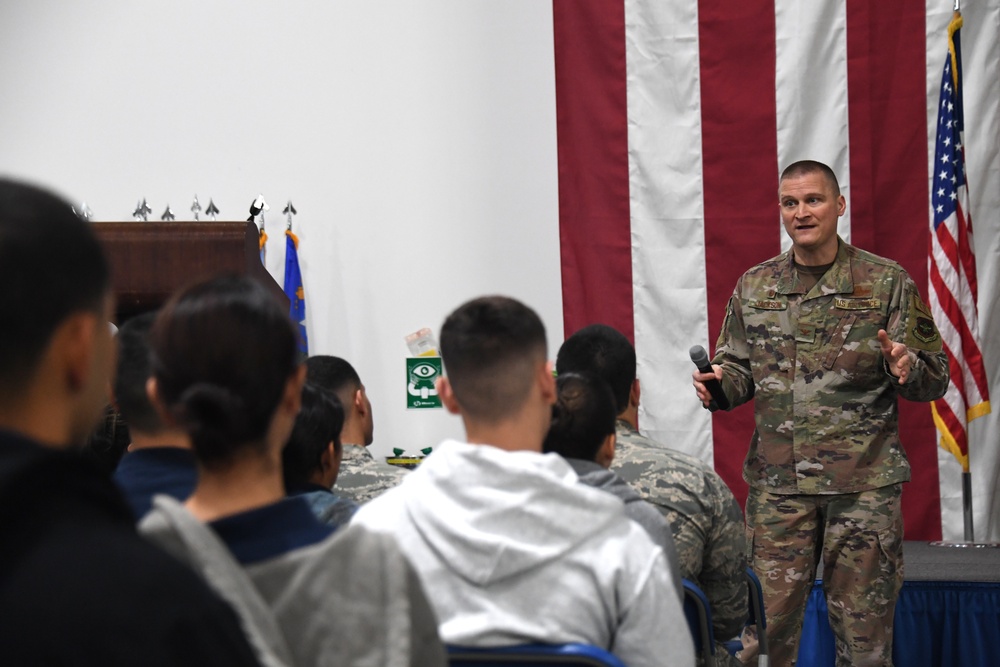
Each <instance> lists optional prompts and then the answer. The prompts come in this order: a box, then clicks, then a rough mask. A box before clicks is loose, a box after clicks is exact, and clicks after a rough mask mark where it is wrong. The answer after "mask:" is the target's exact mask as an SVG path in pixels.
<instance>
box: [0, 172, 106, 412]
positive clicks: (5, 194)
mask: <svg viewBox="0 0 1000 667" xmlns="http://www.w3.org/2000/svg"><path fill="white" fill-rule="evenodd" d="M109 274H110V272H109V268H108V262H107V259H106V258H105V256H104V252H103V250H102V249H101V245H100V243H99V242H98V240H97V237H96V236H95V235H94V232H93V230H92V229H91V228H90V226H89V224H88V223H87V222H85V221H83V220H82V219H80V217H78V216H77V215H76V214H75V213H74V212H73V209H72V208H71V207H70V205H69V203H68V202H66V201H64V200H62V199H60V198H59V197H57V196H56V195H54V194H52V193H50V192H47V191H45V190H42V189H40V188H37V187H35V186H32V185H27V184H25V183H19V182H16V181H11V180H7V179H0V285H3V287H2V288H0V313H3V314H4V324H3V326H0V396H6V395H13V392H20V391H22V390H23V389H24V386H25V383H26V382H27V381H28V380H29V379H30V378H31V376H32V374H33V373H34V372H35V369H36V368H37V366H38V363H39V361H40V360H41V356H42V354H43V352H44V351H45V349H46V347H47V346H48V344H49V341H50V340H51V338H52V334H53V333H55V330H56V329H57V328H58V326H59V324H60V323H62V322H63V321H64V320H65V319H66V318H67V317H69V316H70V315H72V314H73V313H76V312H79V311H89V312H93V313H97V314H100V313H101V312H103V306H104V298H105V296H106V295H107V294H108V290H109V289H110V275H109Z"/></svg>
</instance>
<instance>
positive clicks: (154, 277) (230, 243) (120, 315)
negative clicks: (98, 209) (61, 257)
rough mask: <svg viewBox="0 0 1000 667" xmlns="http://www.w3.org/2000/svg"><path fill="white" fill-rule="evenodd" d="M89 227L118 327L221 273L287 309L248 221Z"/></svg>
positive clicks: (127, 223)
mask: <svg viewBox="0 0 1000 667" xmlns="http://www.w3.org/2000/svg"><path fill="white" fill-rule="evenodd" d="M93 227H94V231H95V232H96V234H97V237H98V238H99V239H100V241H101V245H103V246H104V251H105V252H106V253H107V255H108V261H109V262H110V263H111V283H112V286H113V288H114V291H115V296H116V298H117V300H118V306H117V321H118V323H119V324H120V323H121V322H124V321H125V320H127V319H128V318H129V317H131V316H133V315H138V314H139V313H143V312H146V311H149V310H155V309H157V308H159V307H160V306H161V305H162V304H163V303H164V302H165V301H166V300H167V299H168V298H169V297H170V295H171V294H173V293H174V292H175V291H177V290H178V289H179V288H181V287H184V286H186V285H189V284H191V283H195V282H199V281H201V280H205V279H207V278H212V277H214V276H218V275H220V274H226V273H228V274H237V275H247V276H250V277H251V278H253V279H254V280H257V281H258V282H260V283H261V284H263V285H264V286H265V287H267V288H268V291H270V292H271V293H272V294H274V296H275V298H277V299H278V300H279V301H280V302H281V303H282V304H283V305H284V307H285V309H287V308H288V306H289V303H288V297H287V296H285V293H284V291H282V289H281V287H279V286H278V283H276V282H275V281H274V278H272V277H271V274H269V273H268V272H267V269H265V268H264V267H263V265H261V263H260V250H259V248H260V246H259V242H258V231H257V225H255V224H254V223H252V222H249V221H242V222H95V223H93Z"/></svg>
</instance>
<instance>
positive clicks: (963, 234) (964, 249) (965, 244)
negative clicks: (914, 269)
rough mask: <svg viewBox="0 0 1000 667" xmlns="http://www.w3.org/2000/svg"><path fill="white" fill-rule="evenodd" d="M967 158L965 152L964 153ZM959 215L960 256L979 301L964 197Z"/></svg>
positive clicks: (973, 297)
mask: <svg viewBox="0 0 1000 667" xmlns="http://www.w3.org/2000/svg"><path fill="white" fill-rule="evenodd" d="M962 155H963V158H962V160H963V161H964V160H965V157H964V155H965V153H964V151H963V153H962ZM955 214H956V215H957V216H958V247H959V251H960V252H959V257H960V258H961V260H962V270H963V271H964V272H965V277H966V280H968V281H969V292H970V293H971V294H972V302H973V303H976V304H978V303H979V285H978V284H977V282H976V254H975V252H976V251H975V249H973V248H972V247H971V246H970V244H969V227H970V226H971V224H972V223H971V222H970V223H969V225H968V226H967V225H966V224H965V220H968V218H966V217H965V209H964V208H963V207H962V199H961V198H959V201H958V209H957V210H956V211H955Z"/></svg>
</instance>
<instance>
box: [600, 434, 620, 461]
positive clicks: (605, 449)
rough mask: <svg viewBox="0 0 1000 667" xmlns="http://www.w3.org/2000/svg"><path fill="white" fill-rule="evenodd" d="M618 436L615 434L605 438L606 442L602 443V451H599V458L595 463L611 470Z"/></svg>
mask: <svg viewBox="0 0 1000 667" xmlns="http://www.w3.org/2000/svg"><path fill="white" fill-rule="evenodd" d="M617 438H618V436H616V435H615V434H614V433H609V434H608V435H607V437H605V438H604V442H602V443H601V447H600V449H598V450H597V457H596V460H595V462H596V463H597V464H598V465H600V466H601V467H603V468H610V467H611V462H612V461H614V460H615V445H616V444H617V442H618V439H617Z"/></svg>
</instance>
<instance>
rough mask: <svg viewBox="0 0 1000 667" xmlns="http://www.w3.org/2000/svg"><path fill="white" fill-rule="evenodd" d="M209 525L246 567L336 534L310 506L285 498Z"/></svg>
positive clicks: (303, 501) (298, 500) (300, 500)
mask: <svg viewBox="0 0 1000 667" xmlns="http://www.w3.org/2000/svg"><path fill="white" fill-rule="evenodd" d="M208 525H209V527H210V528H211V529H212V530H214V531H215V533H216V535H218V536H219V537H220V538H221V539H222V541H223V542H225V543H226V546H227V547H229V550H230V551H231V552H233V556H235V557H236V560H238V561H239V562H240V563H241V564H243V565H250V564H252V563H256V562H259V561H262V560H268V559H270V558H274V557H276V556H281V555H283V554H286V553H288V552H289V551H294V550H295V549H301V548H302V547H307V546H309V545H311V544H316V543H317V542H321V541H323V540H325V539H326V538H327V537H329V536H330V535H332V534H333V531H334V529H333V528H332V527H330V526H325V525H323V524H321V523H320V522H319V521H318V520H317V519H316V517H315V516H313V513H312V510H310V509H309V505H308V504H307V503H306V502H305V500H303V499H302V498H301V497H292V498H283V499H282V500H279V501H278V502H276V503H271V504H270V505H265V506H264V507H260V508H257V509H253V510H249V511H247V512H240V513H239V514H234V515H232V516H227V517H224V518H222V519H218V520H217V521H212V522H210V523H209V524H208Z"/></svg>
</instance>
